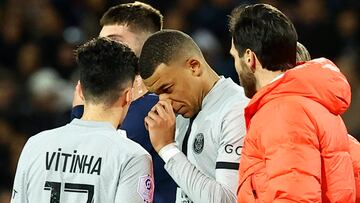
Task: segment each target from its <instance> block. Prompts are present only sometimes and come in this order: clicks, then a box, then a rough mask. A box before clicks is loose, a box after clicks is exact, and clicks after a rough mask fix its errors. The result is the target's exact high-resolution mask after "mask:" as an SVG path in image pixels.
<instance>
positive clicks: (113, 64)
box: [75, 38, 138, 106]
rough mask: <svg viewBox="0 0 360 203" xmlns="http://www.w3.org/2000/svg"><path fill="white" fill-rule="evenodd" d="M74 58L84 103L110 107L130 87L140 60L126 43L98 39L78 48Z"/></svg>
mask: <svg viewBox="0 0 360 203" xmlns="http://www.w3.org/2000/svg"><path fill="white" fill-rule="evenodd" d="M75 55H76V61H77V64H78V66H79V67H80V83H81V87H82V90H83V94H84V97H85V101H89V102H91V103H94V104H100V103H103V104H105V105H107V106H111V105H112V104H114V103H115V102H116V101H117V100H118V98H119V97H120V96H121V94H122V92H123V90H125V89H126V88H128V87H131V84H132V82H133V81H134V78H135V74H136V72H137V67H138V59H137V57H136V56H135V54H134V53H133V52H132V51H131V49H130V48H129V47H127V46H126V45H125V44H121V43H119V42H115V41H112V40H110V39H108V38H95V39H92V40H90V41H89V42H87V43H85V44H83V45H81V46H80V47H78V48H77V49H76V51H75Z"/></svg>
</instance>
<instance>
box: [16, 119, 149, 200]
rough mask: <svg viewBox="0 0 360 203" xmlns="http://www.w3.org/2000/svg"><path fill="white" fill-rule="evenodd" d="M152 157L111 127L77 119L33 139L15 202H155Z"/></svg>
mask: <svg viewBox="0 0 360 203" xmlns="http://www.w3.org/2000/svg"><path fill="white" fill-rule="evenodd" d="M153 189H154V183H153V171H152V162H151V157H150V155H149V154H148V153H147V152H146V151H145V150H144V149H143V148H141V147H140V145H138V144H136V143H135V142H133V141H131V140H129V139H128V138H126V133H125V132H124V131H118V130H116V129H115V128H114V127H113V126H112V125H111V124H110V123H108V122H96V121H83V120H79V119H74V120H73V121H72V122H71V123H69V124H67V125H65V126H63V127H60V128H56V129H53V130H48V131H44V132H41V133H39V134H37V135H35V136H33V137H31V138H30V139H29V140H28V142H27V143H26V144H25V146H24V149H23V151H22V153H21V156H20V159H19V162H18V166H17V170H16V176H15V181H14V187H13V194H12V198H11V202H12V203H20V202H21V203H28V202H29V203H65V202H66V203H103V202H107V203H108V202H109V203H111V202H132V203H143V202H152V199H153Z"/></svg>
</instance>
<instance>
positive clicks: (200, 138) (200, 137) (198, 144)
mask: <svg viewBox="0 0 360 203" xmlns="http://www.w3.org/2000/svg"><path fill="white" fill-rule="evenodd" d="M203 149H204V134H203V133H199V134H197V135H196V136H195V139H194V143H193V150H194V152H195V153H196V154H200V153H201V152H202V151H203Z"/></svg>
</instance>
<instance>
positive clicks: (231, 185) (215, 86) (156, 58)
mask: <svg viewBox="0 0 360 203" xmlns="http://www.w3.org/2000/svg"><path fill="white" fill-rule="evenodd" d="M139 67H140V75H141V77H142V78H143V80H144V84H145V85H146V86H147V87H148V89H149V90H150V91H151V92H155V93H156V94H158V95H159V98H160V101H159V102H158V103H157V104H156V105H155V106H154V107H153V108H152V110H151V111H150V112H149V114H148V116H147V117H146V118H145V123H146V125H147V127H148V129H149V134H150V139H151V142H152V145H153V147H154V149H155V150H156V151H157V152H158V153H159V155H160V156H161V157H162V158H163V159H164V161H165V169H166V170H167V171H168V172H169V174H170V175H171V177H172V178H173V179H174V180H175V182H176V183H177V184H178V186H179V187H180V188H178V192H177V198H176V202H197V203H199V202H206V203H215V202H236V189H237V181H236V179H237V177H238V172H237V170H238V167H239V165H238V162H239V159H240V154H241V148H242V144H243V137H244V134H245V128H244V127H245V126H244V125H245V123H244V114H243V112H244V107H245V106H246V104H247V103H248V99H247V98H246V97H245V95H244V91H243V88H242V87H240V86H238V85H237V84H236V83H234V82H233V81H232V80H231V79H230V78H227V79H226V78H224V77H221V76H218V75H217V74H216V73H215V72H214V70H213V69H211V67H210V66H209V65H208V64H207V62H206V61H205V59H204V57H203V55H202V53H201V51H200V49H199V47H198V46H197V45H196V44H195V42H194V41H193V40H192V39H191V38H190V37H189V36H188V35H186V34H185V33H183V32H180V31H175V30H163V31H159V32H156V33H155V34H153V35H152V36H150V37H149V38H148V39H147V40H146V42H145V44H144V46H143V49H142V51H141V55H140V59H139ZM175 114H177V117H176V125H175ZM175 142H176V143H175Z"/></svg>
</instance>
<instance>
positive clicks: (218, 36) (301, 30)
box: [0, 0, 360, 203]
mask: <svg viewBox="0 0 360 203" xmlns="http://www.w3.org/2000/svg"><path fill="white" fill-rule="evenodd" d="M127 2H129V1H110V0H108V1H105V0H26V1H25V0H0V25H1V27H0V29H1V31H0V203H2V202H8V198H9V196H10V194H11V187H12V182H13V176H14V173H15V169H16V164H17V159H18V156H19V154H20V152H21V149H22V147H23V145H24V143H25V142H26V140H27V139H28V138H29V137H30V136H32V135H34V134H36V133H38V132H40V131H42V130H45V129H50V128H54V127H57V126H60V125H64V124H65V123H67V122H69V121H70V110H71V103H72V97H73V90H74V87H75V84H76V82H77V80H78V69H77V67H76V64H75V61H74V55H73V49H74V48H75V47H76V46H78V45H79V44H81V43H83V42H85V41H87V40H89V39H91V38H93V37H96V36H97V35H98V33H99V29H100V26H99V19H100V17H101V16H102V14H103V13H104V11H106V10H107V8H109V7H110V6H113V5H116V4H118V3H127ZM143 2H146V3H149V4H151V5H152V6H154V7H155V8H157V9H159V10H160V11H161V12H162V14H163V15H164V19H165V21H164V28H171V29H178V30H182V31H184V32H186V33H188V34H190V35H191V36H192V37H193V38H194V40H195V41H196V42H197V43H198V45H199V46H200V48H201V49H202V51H203V52H204V55H205V58H206V59H207V61H208V62H209V63H210V65H211V66H212V67H213V68H214V69H215V70H216V71H217V72H218V73H219V74H222V75H225V76H228V77H231V78H232V79H233V80H234V81H236V82H239V81H238V76H237V74H236V71H235V68H234V67H233V62H232V59H231V57H230V54H229V49H230V44H231V39H230V34H229V31H228V24H227V22H228V15H229V14H230V12H231V10H232V9H233V8H234V7H235V6H236V5H239V4H240V3H256V2H262V3H269V4H271V5H273V6H275V7H277V8H279V9H280V10H281V11H283V12H284V13H285V14H286V15H287V16H289V17H290V18H291V20H292V21H293V22H294V24H295V28H296V29H297V32H298V35H299V41H300V42H301V43H302V44H304V45H305V46H306V47H307V48H308V50H309V51H310V54H311V56H312V57H313V58H317V57H326V58H329V59H332V60H333V61H334V62H335V63H336V64H337V65H338V66H339V68H340V69H341V71H342V72H343V73H344V74H345V75H346V76H347V78H348V80H349V82H350V84H351V87H352V103H351V106H350V109H348V111H347V112H346V113H345V114H344V115H343V118H344V121H345V123H346V125H347V127H348V131H349V133H350V134H352V135H353V136H355V137H356V138H357V139H360V115H359V114H360V22H359V20H360V18H359V15H360V2H359V1H358V0H287V1H275V0H274V1H271V0H265V1H244V0H176V1H175V0H173V1H168V0H149V1H143Z"/></svg>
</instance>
